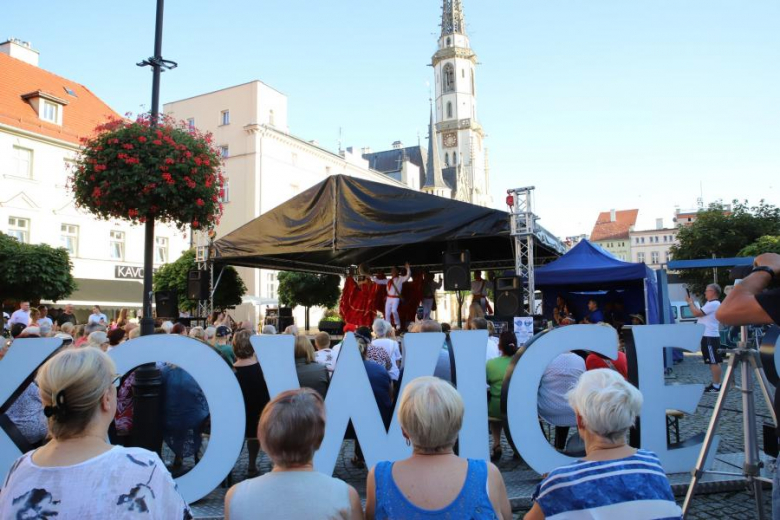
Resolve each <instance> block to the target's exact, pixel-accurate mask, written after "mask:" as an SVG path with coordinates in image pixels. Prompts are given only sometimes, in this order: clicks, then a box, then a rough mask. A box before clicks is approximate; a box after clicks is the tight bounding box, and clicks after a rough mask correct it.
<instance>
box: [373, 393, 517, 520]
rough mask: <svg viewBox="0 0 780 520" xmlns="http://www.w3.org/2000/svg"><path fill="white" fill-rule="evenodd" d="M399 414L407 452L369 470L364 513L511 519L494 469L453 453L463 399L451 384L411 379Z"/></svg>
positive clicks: (501, 483) (394, 515) (379, 515)
mask: <svg viewBox="0 0 780 520" xmlns="http://www.w3.org/2000/svg"><path fill="white" fill-rule="evenodd" d="M398 419H399V420H400V422H401V431H402V432H403V435H404V437H406V442H407V444H409V445H411V446H412V448H413V451H412V456H411V457H409V458H408V459H404V460H400V461H398V462H380V463H379V464H377V465H376V467H374V468H373V469H372V470H371V471H370V472H369V474H368V482H367V485H366V518H368V519H370V520H373V519H374V518H376V519H389V518H422V517H425V518H470V519H473V520H481V519H485V520H487V519H491V520H492V519H495V518H498V519H509V518H512V508H511V507H510V505H509V499H508V498H507V495H506V487H505V486H504V479H503V478H502V477H501V473H500V472H499V471H498V468H496V467H495V466H494V465H493V464H491V463H486V462H485V461H484V460H472V459H461V458H460V457H458V456H457V455H455V453H454V452H453V447H454V446H455V441H457V439H458V433H459V432H460V428H461V426H462V424H463V400H462V399H461V397H460V394H458V391H457V390H455V388H454V387H453V386H452V385H451V384H449V383H447V382H446V381H443V380H441V379H439V378H437V377H419V378H417V379H415V380H413V381H411V382H410V383H409V384H408V385H407V386H406V388H405V390H404V392H403V395H402V396H401V402H400V405H399V410H398Z"/></svg>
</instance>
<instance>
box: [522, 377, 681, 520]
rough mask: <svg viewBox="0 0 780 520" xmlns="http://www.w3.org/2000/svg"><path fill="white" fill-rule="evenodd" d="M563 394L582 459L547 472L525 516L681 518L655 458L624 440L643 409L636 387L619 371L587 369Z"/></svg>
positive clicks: (527, 518) (532, 518) (529, 518)
mask: <svg viewBox="0 0 780 520" xmlns="http://www.w3.org/2000/svg"><path fill="white" fill-rule="evenodd" d="M567 397H568V399H569V404H570V405H571V407H572V408H573V409H574V412H575V413H576V415H577V429H578V431H579V434H580V437H582V440H583V441H584V442H585V458H584V459H583V460H579V461H577V462H575V463H574V464H569V465H567V466H563V467H560V468H558V469H555V470H553V471H552V472H550V474H549V475H547V477H546V478H545V479H544V480H543V481H542V482H541V484H539V487H537V489H536V493H535V494H534V505H533V507H532V508H531V510H530V511H529V512H528V514H526V515H525V520H540V519H542V518H546V517H555V518H568V517H574V516H576V517H577V518H595V517H596V516H598V517H599V518H631V517H632V515H634V516H636V517H637V518H639V517H641V518H682V511H681V509H680V507H679V506H678V505H677V503H676V502H675V501H674V495H673V494H672V488H671V486H670V485H669V480H668V479H667V478H666V474H665V473H664V470H663V468H662V467H661V462H660V461H659V460H658V457H657V456H656V455H655V454H654V453H652V452H650V451H647V450H643V449H638V450H637V449H634V448H632V447H631V446H629V445H628V444H627V442H626V437H627V436H628V431H629V430H630V429H631V427H632V426H633V425H634V422H635V421H636V416H637V415H639V411H640V409H641V408H642V394H641V393H640V392H639V390H637V389H636V388H634V386H632V385H631V384H630V383H628V382H627V381H626V380H625V379H624V378H623V376H621V375H620V374H619V373H618V372H616V371H614V370H610V369H606V368H602V369H598V370H591V371H590V372H585V373H584V374H583V375H582V377H580V379H579V381H578V383H577V385H576V386H575V387H574V388H573V389H572V390H571V391H570V392H569V394H568V396H567ZM596 511H598V514H597V515H596Z"/></svg>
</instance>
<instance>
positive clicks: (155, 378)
mask: <svg viewBox="0 0 780 520" xmlns="http://www.w3.org/2000/svg"><path fill="white" fill-rule="evenodd" d="M163 5H164V0H157V19H156V23H155V31H154V56H152V57H151V58H149V59H147V60H144V61H142V62H141V63H139V64H138V66H139V67H146V66H150V67H152V108H151V124H152V125H153V126H156V125H157V120H158V118H159V115H160V73H161V72H162V70H163V69H172V68H174V67H176V63H174V62H172V61H167V60H164V59H163V58H162V56H161V54H162V32H163ZM153 254H154V215H147V216H146V224H145V235H144V294H143V316H142V318H141V335H142V336H147V335H150V334H154V318H153V317H152V294H153V289H152V274H153V256H152V255H153ZM161 388H162V375H161V373H160V369H158V368H157V366H156V364H155V363H147V364H145V365H141V366H140V367H139V368H138V369H137V370H136V371H135V384H134V385H133V393H134V408H133V443H134V444H135V445H136V446H140V447H142V448H146V449H148V450H151V451H155V452H157V453H159V452H160V449H161V447H162V427H161V424H160V419H161V417H162V414H161V408H162V403H161V401H160V393H161V392H160V390H161Z"/></svg>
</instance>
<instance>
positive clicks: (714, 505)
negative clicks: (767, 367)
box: [193, 354, 771, 520]
mask: <svg viewBox="0 0 780 520" xmlns="http://www.w3.org/2000/svg"><path fill="white" fill-rule="evenodd" d="M724 371H725V365H724ZM709 377H710V376H709V369H708V367H706V366H705V365H704V364H703V363H702V360H701V355H699V354H695V355H694V354H686V356H685V360H684V361H683V363H681V364H679V365H676V366H675V367H674V373H673V374H672V375H671V376H670V377H668V378H667V381H666V382H667V384H689V383H709ZM740 379H741V378H739V377H738V378H737V382H738V383H739V382H740ZM716 398H717V394H704V395H703V396H702V398H701V401H700V403H699V406H698V408H697V410H696V412H695V413H694V414H692V415H686V416H685V417H684V418H682V419H680V438H681V439H686V438H688V437H691V436H693V435H696V434H699V433H703V432H704V431H706V429H707V425H708V423H709V420H710V416H711V414H712V410H713V408H714V405H715V401H716ZM755 402H756V413H757V416H758V417H757V421H756V422H757V429H758V437H759V438H758V442H759V447H762V446H763V434H762V427H761V425H762V424H763V423H765V422H766V423H770V422H771V417H770V415H769V410H768V408H767V406H766V404H765V403H764V402H763V399H761V398H760V396H759V398H758V399H756V401H755ZM741 409H742V402H741V397H740V394H739V393H738V392H737V391H736V390H732V391H731V392H729V394H728V396H727V399H726V407H725V411H724V413H723V416H722V419H721V423H720V425H719V428H718V433H719V435H720V436H721V441H720V447H719V449H718V457H717V460H720V461H722V462H726V463H729V461H730V460H731V459H729V458H728V457H725V458H724V456H725V454H729V453H734V452H739V453H741V452H742V451H743V435H742V415H741ZM502 445H503V453H504V456H503V458H502V460H501V461H500V462H499V463H498V467H499V469H500V470H501V472H502V474H503V476H504V480H505V482H506V485H507V491H508V494H509V496H510V497H511V498H513V500H512V505H513V510H514V511H515V513H516V515H517V516H516V518H522V516H523V514H524V513H525V512H526V511H527V510H528V508H529V507H530V496H531V493H532V491H533V489H534V488H535V486H536V484H537V483H538V482H539V476H538V475H537V474H536V473H535V472H533V471H532V470H531V469H530V468H529V467H528V466H527V465H526V464H525V463H524V462H523V461H522V460H521V459H517V458H513V457H512V456H511V454H512V449H511V448H510V447H509V446H508V445H507V443H506V440H504V441H503V442H502ZM353 453H354V443H353V442H352V441H344V444H343V446H342V451H341V455H340V456H339V459H338V461H337V464H336V469H335V471H334V476H335V477H338V478H340V479H342V480H344V481H346V482H348V483H349V484H351V485H352V486H354V487H355V488H356V489H357V490H358V492H359V493H360V495H361V496H362V497H365V479H366V469H365V468H361V467H356V466H355V465H353V464H352V463H351V458H352V456H353ZM246 463H247V455H246V450H244V451H243V452H242V455H241V457H240V458H239V461H238V463H237V464H236V466H235V468H234V470H233V472H232V481H233V483H235V482H238V481H240V480H243V479H244V478H245V476H246ZM732 466H733V464H732ZM258 467H259V469H260V471H261V473H264V472H266V471H270V469H271V464H270V461H269V460H268V458H267V457H266V456H265V455H264V454H262V453H261V455H260V459H259V460H258ZM739 467H740V466H736V468H735V471H739ZM688 480H689V477H688V476H686V475H675V476H674V478H673V479H672V482H673V484H674V483H677V485H675V492H676V493H678V496H677V499H678V502H679V503H680V504H681V505H682V500H683V498H684V496H683V495H684V493H685V488H686V487H687V481H688ZM728 487H729V486H726V487H719V488H717V489H718V490H723V489H726V488H728ZM225 491H226V490H225V489H223V488H218V489H216V490H215V491H213V492H212V493H211V494H209V495H208V496H207V497H205V498H204V499H202V500H200V501H198V502H196V503H195V504H193V511H194V513H195V515H196V517H197V518H220V517H221V515H222V501H223V499H224V494H225ZM705 491H706V490H705ZM770 495H771V489H769V488H767V489H765V491H764V502H765V503H766V504H767V506H766V509H765V510H766V512H767V513H769V515H770V516H771V504H770V502H771V500H770ZM754 507H755V506H754V501H753V499H752V497H751V496H750V495H749V494H748V493H747V491H745V490H744V488H743V487H740V486H739V485H731V486H730V490H728V491H725V492H724V491H721V492H716V493H706V494H699V495H697V496H696V497H695V499H694V501H693V503H692V507H691V511H690V512H689V518H691V519H695V520H699V519H713V518H714V519H720V518H724V519H725V518H728V519H739V518H755V516H754Z"/></svg>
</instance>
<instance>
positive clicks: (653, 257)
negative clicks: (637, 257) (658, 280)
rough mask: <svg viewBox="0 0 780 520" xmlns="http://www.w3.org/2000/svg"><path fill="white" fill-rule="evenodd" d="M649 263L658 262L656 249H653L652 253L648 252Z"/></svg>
mask: <svg viewBox="0 0 780 520" xmlns="http://www.w3.org/2000/svg"><path fill="white" fill-rule="evenodd" d="M650 263H651V264H657V263H658V251H653V252H652V253H650Z"/></svg>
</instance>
